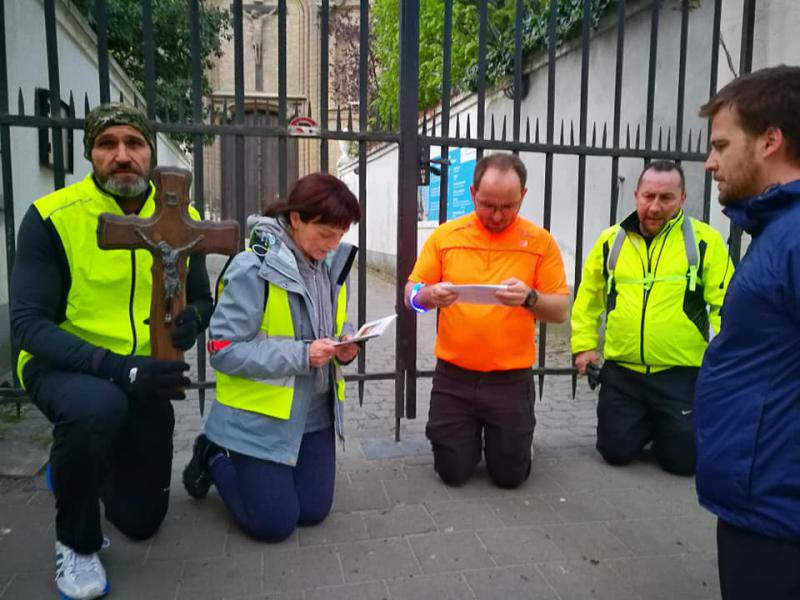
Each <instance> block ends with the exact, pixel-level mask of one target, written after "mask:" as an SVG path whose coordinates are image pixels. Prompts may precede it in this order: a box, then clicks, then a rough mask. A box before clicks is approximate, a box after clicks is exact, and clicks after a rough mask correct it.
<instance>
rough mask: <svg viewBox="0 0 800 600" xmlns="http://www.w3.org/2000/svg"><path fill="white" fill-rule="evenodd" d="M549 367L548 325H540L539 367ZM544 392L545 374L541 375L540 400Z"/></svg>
mask: <svg viewBox="0 0 800 600" xmlns="http://www.w3.org/2000/svg"><path fill="white" fill-rule="evenodd" d="M546 365H547V323H539V366H540V367H542V368H544V367H545V366H546ZM543 391H544V373H539V399H540V400H541V398H542V392H543Z"/></svg>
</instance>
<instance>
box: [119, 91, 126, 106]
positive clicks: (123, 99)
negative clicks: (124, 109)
mask: <svg viewBox="0 0 800 600" xmlns="http://www.w3.org/2000/svg"><path fill="white" fill-rule="evenodd" d="M119 101H120V102H122V103H124V102H125V97H124V96H123V95H122V90H120V91H119Z"/></svg>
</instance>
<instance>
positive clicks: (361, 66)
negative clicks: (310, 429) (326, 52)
mask: <svg viewBox="0 0 800 600" xmlns="http://www.w3.org/2000/svg"><path fill="white" fill-rule="evenodd" d="M358 37H359V40H358V43H359V46H358V131H359V135H361V134H363V133H365V132H366V131H367V108H368V106H367V105H368V103H369V95H368V93H369V70H368V67H369V64H368V61H369V0H361V4H360V6H359V24H358ZM358 203H359V206H360V207H361V225H359V227H358V326H359V327H360V326H361V325H363V324H364V323H366V321H367V141H366V140H365V139H363V138H360V139H359V140H358ZM398 281H399V280H398ZM366 370H367V348H366V346H365V347H364V348H363V349H362V351H361V352H359V353H358V372H359V374H363V373H365V372H366ZM358 402H359V405H361V404H363V403H364V380H363V379H359V381H358Z"/></svg>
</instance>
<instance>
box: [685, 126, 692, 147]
mask: <svg viewBox="0 0 800 600" xmlns="http://www.w3.org/2000/svg"><path fill="white" fill-rule="evenodd" d="M686 148H688V149H689V150H691V149H692V128H691V127H690V128H689V139H688V141H687V143H686Z"/></svg>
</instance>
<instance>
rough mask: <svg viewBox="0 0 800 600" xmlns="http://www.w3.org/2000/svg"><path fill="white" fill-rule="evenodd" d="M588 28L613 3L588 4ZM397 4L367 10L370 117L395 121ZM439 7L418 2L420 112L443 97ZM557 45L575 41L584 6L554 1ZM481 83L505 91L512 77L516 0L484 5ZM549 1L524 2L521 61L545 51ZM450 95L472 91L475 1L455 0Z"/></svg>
mask: <svg viewBox="0 0 800 600" xmlns="http://www.w3.org/2000/svg"><path fill="white" fill-rule="evenodd" d="M590 2H591V13H592V27H596V26H597V24H598V22H599V20H600V18H602V17H603V16H604V15H605V14H606V13H608V12H609V10H610V9H611V8H613V7H614V6H616V4H617V0H590ZM399 4H400V3H399V2H398V0H373V2H372V5H371V8H370V19H371V23H370V25H371V27H372V30H373V35H374V54H375V56H376V59H377V61H378V63H379V65H380V66H379V68H378V69H377V72H378V73H379V74H378V76H377V77H378V85H377V86H376V87H375V90H376V93H375V94H374V95H372V96H371V99H370V112H371V113H372V115H373V116H374V115H375V114H380V115H381V116H382V118H383V119H384V120H385V116H386V115H387V114H388V113H389V111H391V113H392V114H393V115H397V105H398V73H399V58H400V54H399V42H398V28H399V23H400V14H399V13H400V10H399ZM443 5H444V3H443V2H442V0H420V40H419V86H420V88H419V108H420V110H422V109H425V108H430V107H432V106H436V104H438V103H439V101H440V99H441V92H442V60H443V59H442V56H443V51H442V44H443V39H444V11H443ZM557 6H558V13H557V16H556V35H557V39H558V42H559V43H560V44H561V43H564V42H565V41H567V40H569V39H571V38H573V37H575V36H576V35H580V31H581V27H582V23H583V0H558V4H557ZM487 7H488V9H487V14H488V35H487V48H486V80H487V84H488V85H495V86H503V85H506V84H507V83H508V82H509V80H510V78H511V77H512V75H513V72H514V35H515V29H514V24H515V16H516V2H515V0H488V3H487ZM549 19H550V0H523V22H522V45H523V57H524V58H525V59H527V58H529V57H530V56H531V55H533V54H535V53H537V52H540V51H543V50H545V49H546V48H547V43H548V38H547V28H548V23H549ZM450 77H451V82H452V84H451V85H452V91H453V93H458V92H465V91H474V90H475V89H476V87H477V82H478V0H454V3H453V36H452V58H451V75H450Z"/></svg>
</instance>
